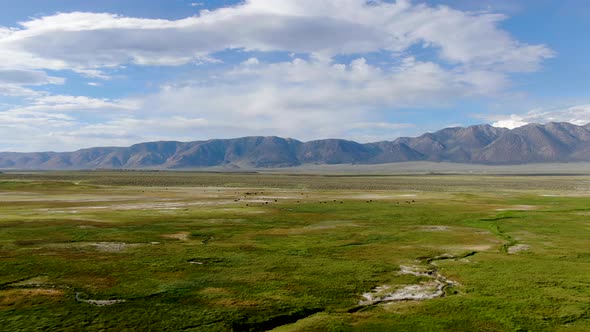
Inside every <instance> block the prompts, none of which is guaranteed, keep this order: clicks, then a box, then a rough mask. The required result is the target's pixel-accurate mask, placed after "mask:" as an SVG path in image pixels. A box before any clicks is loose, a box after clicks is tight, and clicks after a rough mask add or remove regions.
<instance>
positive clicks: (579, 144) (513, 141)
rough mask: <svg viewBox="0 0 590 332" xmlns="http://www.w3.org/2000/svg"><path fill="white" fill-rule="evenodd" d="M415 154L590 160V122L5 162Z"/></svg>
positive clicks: (470, 159) (210, 143) (3, 158)
mask: <svg viewBox="0 0 590 332" xmlns="http://www.w3.org/2000/svg"><path fill="white" fill-rule="evenodd" d="M417 160H430V161H449V162H460V163H481V164H523V163H532V162H573V161H590V123H589V124H586V125H584V126H577V125H574V124H571V123H567V122H551V123H548V124H545V125H542V124H538V123H530V124H527V125H524V126H522V127H518V128H515V129H512V130H510V129H507V128H497V127H493V126H490V125H488V124H482V125H473V126H469V127H452V128H444V129H441V130H439V131H436V132H433V133H425V134H423V135H420V136H418V137H400V138H398V139H396V140H394V141H383V142H376V143H366V144H361V143H357V142H354V141H349V140H344V139H335V138H332V139H323V140H314V141H309V142H301V141H298V140H296V139H292V138H282V137H278V136H249V137H242V138H233V139H210V140H207V141H195V142H177V141H155V142H145V143H138V144H134V145H132V146H130V147H96V148H87V149H81V150H78V151H74V152H36V153H15V152H2V153H0V168H3V169H94V168H125V169H142V168H157V169H182V168H185V169H189V168H199V167H210V166H226V167H235V168H237V167H285V166H296V165H301V164H381V163H393V162H404V161H417Z"/></svg>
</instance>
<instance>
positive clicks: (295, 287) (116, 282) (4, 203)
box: [0, 171, 590, 331]
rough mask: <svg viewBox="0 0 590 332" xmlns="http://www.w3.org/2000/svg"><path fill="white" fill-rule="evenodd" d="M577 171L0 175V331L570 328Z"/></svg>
mask: <svg viewBox="0 0 590 332" xmlns="http://www.w3.org/2000/svg"><path fill="white" fill-rule="evenodd" d="M589 238H590V176H587V175H553V176H549V175H542V174H535V175H534V176H526V175H501V176H496V175H460V174H455V175H435V174H430V175H429V174H422V175H407V174H406V175H403V174H400V175H387V174H380V175H379V174H367V175H362V174H357V175H353V174H305V173H297V174H281V173H277V172H274V173H272V174H267V173H255V172H252V173H202V172H156V171H153V172H123V171H120V172H107V171H104V172H96V171H87V172H83V171H79V172H28V173H26V172H7V173H4V174H0V330H3V331H4V330H5V331H35V330H63V331H80V330H84V331H111V330H112V331H136V330H145V331H150V330H151V331H166V330H170V331H179V330H182V331H263V330H276V331H406V330H407V331H588V330H590V245H588V244H589V240H588V239H589Z"/></svg>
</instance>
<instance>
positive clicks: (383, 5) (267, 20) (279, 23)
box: [0, 0, 554, 151]
mask: <svg viewBox="0 0 590 332" xmlns="http://www.w3.org/2000/svg"><path fill="white" fill-rule="evenodd" d="M504 19H506V17H505V16H503V15H500V14H495V13H490V12H482V11H480V12H465V11H459V10H454V9H452V8H449V7H446V6H436V7H434V6H428V5H424V4H416V3H414V2H411V1H408V0H398V1H396V2H393V3H391V2H385V1H379V0H375V1H366V0H347V1H342V0H321V1H320V0H298V1H292V0H246V1H244V2H241V3H239V4H237V5H234V6H232V7H225V8H218V9H215V10H201V11H200V12H199V14H198V15H196V16H193V17H187V18H184V19H180V20H165V19H147V18H138V17H126V16H121V15H116V14H110V13H90V12H85V13H83V12H73V13H57V14H53V15H47V16H41V17H37V18H32V19H29V20H27V21H24V22H20V23H19V25H18V26H17V27H10V28H0V96H1V95H4V96H22V97H25V98H24V101H23V103H22V105H21V106H18V107H12V108H10V109H8V110H6V111H3V112H0V127H2V140H3V142H4V144H5V147H2V146H0V149H6V146H10V147H15V148H18V149H20V150H23V151H25V150H28V151H31V150H47V149H52V150H54V149H59V150H67V149H73V148H80V147H85V146H91V145H128V144H132V143H135V142H138V141H146V140H159V139H177V140H194V139H205V138H212V137H235V136H245V135H281V136H291V137H295V138H299V139H304V140H305V139H316V138H327V137H344V138H350V139H357V140H361V141H373V140H380V139H393V138H395V137H396V136H398V135H400V134H403V133H404V131H405V130H409V129H411V128H413V127H412V125H411V124H407V123H392V122H390V121H389V120H388V119H390V117H388V116H386V115H387V112H391V111H393V110H397V109H400V108H406V109H410V108H411V109H417V108H424V107H430V108H436V107H440V106H441V105H443V106H448V105H452V104H453V103H454V102H456V101H457V100H460V99H462V98H478V97H481V96H495V95H497V94H499V93H501V92H502V91H504V90H505V89H507V88H508V87H509V86H510V77H511V75H512V73H518V72H530V71H535V70H537V69H538V67H539V66H540V64H541V63H542V61H543V60H544V59H547V58H550V57H552V56H554V52H553V51H552V50H550V49H549V48H548V47H547V46H545V45H530V44H526V43H524V42H521V41H518V40H516V39H515V38H514V37H513V36H511V35H510V34H509V33H507V32H506V31H504V30H502V29H501V28H500V26H499V25H500V22H501V21H502V20H504ZM418 48H424V49H426V50H427V51H428V53H429V55H433V56H432V57H430V56H429V57H428V60H424V59H420V58H416V57H414V55H413V53H414V52H415V50H416V49H418ZM221 51H226V52H234V53H237V52H243V53H245V57H244V58H247V57H249V56H250V58H249V59H247V60H245V61H243V62H242V63H241V64H236V65H231V64H229V65H227V66H224V67H223V68H224V69H223V70H226V69H225V68H230V69H227V70H226V71H220V72H215V74H214V75H213V74H212V75H205V76H202V77H198V79H197V80H196V81H194V82H186V81H174V80H172V81H169V82H166V83H163V84H162V86H161V89H160V90H159V91H157V92H156V93H151V94H143V95H142V94H141V93H136V94H135V95H134V96H133V97H126V98H125V97H124V98H120V99H116V100H114V99H109V98H90V97H85V96H66V95H51V94H49V93H47V92H39V91H38V90H37V88H38V87H40V86H44V85H51V84H52V85H55V84H64V83H65V81H64V79H63V78H59V77H54V76H53V75H57V74H55V72H58V73H59V72H60V71H64V70H69V71H72V72H73V73H75V74H77V75H80V76H83V77H86V78H90V79H91V80H92V82H90V83H87V84H89V85H91V86H94V87H96V89H95V90H97V91H98V90H101V88H99V86H100V85H101V84H103V85H107V84H108V83H109V82H104V83H103V82H98V81H99V80H108V79H111V77H110V75H109V73H111V72H114V71H121V73H122V74H121V76H122V77H124V76H125V74H126V73H130V72H131V71H129V72H125V69H126V67H127V66H128V65H129V64H133V65H137V66H161V67H169V66H180V65H186V64H190V63H195V64H203V63H215V62H219V61H220V60H219V59H217V58H216V56H218V55H217V53H218V52H221ZM267 52H282V54H283V55H286V54H290V61H283V60H281V61H279V60H269V59H273V57H272V56H269V57H267V56H266V55H268V54H269V53H267ZM372 52H378V53H380V54H384V56H386V57H389V58H390V59H391V61H389V62H388V64H377V63H375V62H370V61H367V60H366V59H365V57H363V54H366V53H372ZM359 54H360V55H359ZM254 55H256V57H254ZM339 55H347V57H345V58H347V59H349V58H356V59H354V60H350V61H348V60H346V61H338V60H337V59H338V56H339ZM366 58H369V57H368V56H366ZM274 59H276V58H274ZM47 72H50V73H51V75H50V74H48V73H47ZM154 81H155V82H156V84H159V83H162V82H158V80H157V79H154ZM43 123H46V124H47V125H43ZM15 128H18V130H17V131H18V132H16V131H15V130H16V129H15Z"/></svg>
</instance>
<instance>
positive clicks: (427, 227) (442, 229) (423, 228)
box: [420, 226, 449, 232]
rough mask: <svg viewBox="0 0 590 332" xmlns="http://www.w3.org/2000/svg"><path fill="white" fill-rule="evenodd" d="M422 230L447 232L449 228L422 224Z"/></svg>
mask: <svg viewBox="0 0 590 332" xmlns="http://www.w3.org/2000/svg"><path fill="white" fill-rule="evenodd" d="M420 230H422V231H424V232H446V231H448V230H449V227H447V226H421V227H420Z"/></svg>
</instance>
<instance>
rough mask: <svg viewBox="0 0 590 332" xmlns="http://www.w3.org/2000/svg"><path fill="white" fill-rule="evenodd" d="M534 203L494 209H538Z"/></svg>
mask: <svg viewBox="0 0 590 332" xmlns="http://www.w3.org/2000/svg"><path fill="white" fill-rule="evenodd" d="M538 208H539V207H538V206H535V205H512V206H507V207H505V208H500V209H496V211H530V210H536V209H538Z"/></svg>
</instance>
